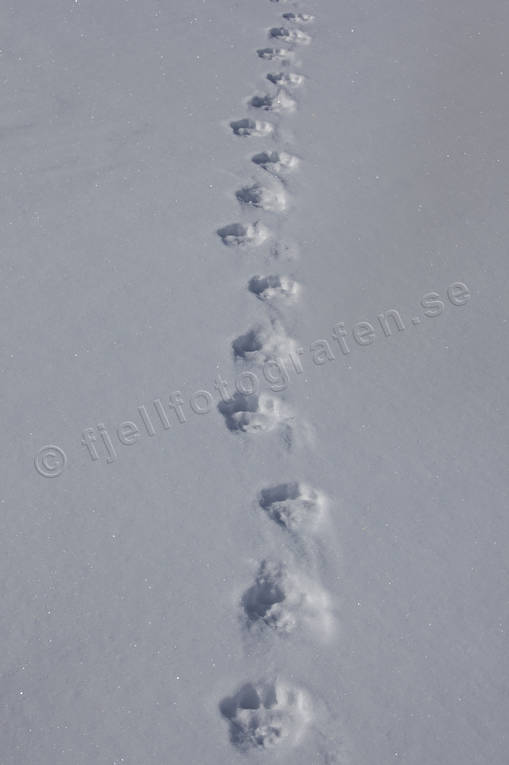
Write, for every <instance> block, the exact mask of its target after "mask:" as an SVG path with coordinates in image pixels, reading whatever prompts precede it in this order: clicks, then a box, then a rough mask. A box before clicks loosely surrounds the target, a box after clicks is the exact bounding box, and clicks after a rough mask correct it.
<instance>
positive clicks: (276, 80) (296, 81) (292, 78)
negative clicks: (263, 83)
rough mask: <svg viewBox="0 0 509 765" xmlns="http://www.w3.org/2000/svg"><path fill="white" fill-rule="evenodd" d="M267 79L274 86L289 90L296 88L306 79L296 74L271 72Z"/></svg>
mask: <svg viewBox="0 0 509 765" xmlns="http://www.w3.org/2000/svg"><path fill="white" fill-rule="evenodd" d="M267 79H268V80H269V81H270V82H272V83H273V84H274V85H281V86H284V87H287V88H296V87H298V86H299V85H302V83H303V82H304V77H303V76H302V75H301V74H296V72H269V74H268V75H267Z"/></svg>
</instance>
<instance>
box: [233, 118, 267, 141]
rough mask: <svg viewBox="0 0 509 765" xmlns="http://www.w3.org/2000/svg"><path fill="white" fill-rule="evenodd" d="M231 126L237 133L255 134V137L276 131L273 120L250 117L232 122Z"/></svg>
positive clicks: (261, 136) (243, 134)
mask: <svg viewBox="0 0 509 765" xmlns="http://www.w3.org/2000/svg"><path fill="white" fill-rule="evenodd" d="M230 127H231V129H232V130H233V132H234V134H235V135H239V136H254V137H255V138H265V137H266V136H268V135H270V134H271V133H272V132H273V131H274V125H273V124H272V123H271V122H263V121H262V120H252V119H249V117H245V118H244V119H242V120H234V121H233V122H230Z"/></svg>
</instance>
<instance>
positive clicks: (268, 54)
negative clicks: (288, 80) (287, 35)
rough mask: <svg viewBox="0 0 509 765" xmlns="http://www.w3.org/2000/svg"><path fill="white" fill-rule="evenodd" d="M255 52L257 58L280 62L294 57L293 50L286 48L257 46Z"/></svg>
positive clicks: (288, 60) (286, 61)
mask: <svg viewBox="0 0 509 765" xmlns="http://www.w3.org/2000/svg"><path fill="white" fill-rule="evenodd" d="M256 52H257V54H258V56H259V58H263V59H266V60H267V61H280V62H281V63H288V62H290V61H291V60H292V59H293V58H294V57H295V54H294V52H293V51H291V50H288V49H287V48H259V49H258V50H257V51H256Z"/></svg>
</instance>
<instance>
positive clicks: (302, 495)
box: [259, 481, 326, 533]
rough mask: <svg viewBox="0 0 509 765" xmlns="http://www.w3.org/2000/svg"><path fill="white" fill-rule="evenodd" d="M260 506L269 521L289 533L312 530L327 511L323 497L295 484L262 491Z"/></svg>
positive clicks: (318, 492)
mask: <svg viewBox="0 0 509 765" xmlns="http://www.w3.org/2000/svg"><path fill="white" fill-rule="evenodd" d="M259 504H260V506H261V507H262V508H263V509H264V510H265V512H266V513H267V515H268V516H269V518H271V520H273V521H274V522H275V523H277V524H278V525H279V526H281V527H282V528H284V529H287V531H290V532H292V533H299V532H301V531H306V530H311V529H313V528H315V527H316V526H318V525H319V523H320V521H321V520H322V519H323V517H324V515H325V511H326V498H325V496H324V495H323V494H322V493H321V492H320V491H318V490H317V489H313V488H312V487H311V486H308V485H307V484H304V483H298V482H296V481H294V482H291V483H282V484H278V485H277V486H270V487H269V488H267V489H262V491H261V492H260V497H259Z"/></svg>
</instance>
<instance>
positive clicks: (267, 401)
mask: <svg viewBox="0 0 509 765" xmlns="http://www.w3.org/2000/svg"><path fill="white" fill-rule="evenodd" d="M217 408H218V409H219V411H220V412H221V414H222V415H223V417H224V419H225V423H226V427H227V428H228V430H231V431H233V432H239V431H240V432H243V433H262V432H268V431H271V430H274V428H276V427H277V426H278V425H284V424H285V422H287V421H288V420H289V419H290V417H289V415H288V413H287V412H286V411H285V407H284V406H283V403H282V401H281V400H280V399H278V398H276V397H275V396H270V395H268V394H266V393H261V394H260V395H259V396H258V395H256V394H253V395H251V396H246V395H244V394H243V393H235V395H234V396H233V398H231V399H229V400H228V401H220V402H219V404H218V407H217Z"/></svg>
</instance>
